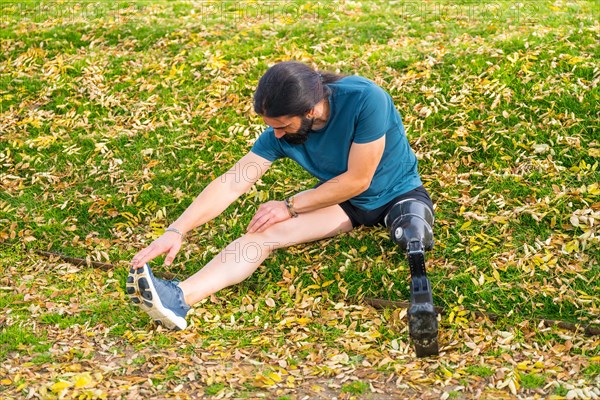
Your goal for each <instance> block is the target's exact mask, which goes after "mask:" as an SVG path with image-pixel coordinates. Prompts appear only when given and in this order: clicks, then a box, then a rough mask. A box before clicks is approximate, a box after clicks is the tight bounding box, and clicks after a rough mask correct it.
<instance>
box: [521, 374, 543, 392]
mask: <svg viewBox="0 0 600 400" xmlns="http://www.w3.org/2000/svg"><path fill="white" fill-rule="evenodd" d="M545 384H546V378H545V377H543V376H541V375H538V374H522V375H521V385H523V387H524V388H525V389H538V388H540V387H542V386H544V385H545Z"/></svg>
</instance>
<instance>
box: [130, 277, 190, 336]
mask: <svg viewBox="0 0 600 400" xmlns="http://www.w3.org/2000/svg"><path fill="white" fill-rule="evenodd" d="M126 286H127V289H126V290H127V295H128V296H129V299H130V300H131V302H132V303H133V304H135V305H136V306H138V307H139V308H141V309H142V310H143V311H145V312H146V314H148V315H149V316H150V318H152V319H153V320H154V322H156V323H157V324H159V325H162V326H164V327H165V328H168V329H173V330H183V329H185V328H187V321H186V320H185V318H182V317H179V316H177V315H175V313H174V312H173V311H171V310H169V309H168V308H165V307H164V306H163V304H162V303H161V301H160V297H159V296H158V293H156V288H155V287H154V284H153V283H152V278H151V277H150V274H149V273H148V268H146V266H145V265H144V266H143V267H142V268H138V269H137V270H136V269H134V268H131V269H130V270H129V276H128V277H127V285H126Z"/></svg>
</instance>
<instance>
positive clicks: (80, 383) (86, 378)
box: [75, 374, 93, 388]
mask: <svg viewBox="0 0 600 400" xmlns="http://www.w3.org/2000/svg"><path fill="white" fill-rule="evenodd" d="M92 382H93V380H92V377H91V376H90V374H81V375H79V376H77V377H76V379H75V387H76V388H82V387H85V386H88V385H90V384H91V383H92Z"/></svg>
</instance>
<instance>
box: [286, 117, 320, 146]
mask: <svg viewBox="0 0 600 400" xmlns="http://www.w3.org/2000/svg"><path fill="white" fill-rule="evenodd" d="M314 122H315V119H314V118H307V117H302V121H301V122H300V128H298V130H297V131H296V132H294V133H286V134H285V135H284V136H283V140H285V141H286V142H288V143H289V144H303V143H304V142H306V140H307V139H308V134H309V133H311V132H312V127H313V124H314Z"/></svg>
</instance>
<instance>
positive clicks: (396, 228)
mask: <svg viewBox="0 0 600 400" xmlns="http://www.w3.org/2000/svg"><path fill="white" fill-rule="evenodd" d="M433 221H434V217H433V211H432V210H431V208H429V206H428V205H427V204H425V203H423V202H422V201H419V200H416V199H405V200H401V201H399V202H398V203H396V204H394V205H393V206H392V208H391V209H390V211H389V212H388V214H387V215H386V216H385V226H386V227H387V228H388V229H389V232H390V236H391V237H392V240H393V241H394V242H395V243H397V244H398V245H399V246H400V247H402V248H403V249H408V245H409V243H411V242H414V241H419V242H420V243H421V245H422V246H423V249H424V250H431V249H432V248H433V228H432V226H433Z"/></svg>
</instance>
